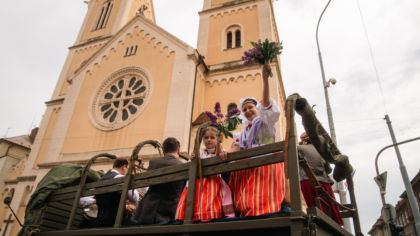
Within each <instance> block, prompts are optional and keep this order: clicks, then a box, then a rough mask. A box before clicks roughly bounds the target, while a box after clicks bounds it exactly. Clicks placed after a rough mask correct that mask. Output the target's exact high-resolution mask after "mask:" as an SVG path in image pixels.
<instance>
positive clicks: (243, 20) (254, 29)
mask: <svg viewBox="0 0 420 236" xmlns="http://www.w3.org/2000/svg"><path fill="white" fill-rule="evenodd" d="M233 24H241V25H242V27H243V29H244V33H243V34H242V35H243V39H242V47H239V48H233V49H223V48H224V47H223V45H222V43H223V42H225V40H223V38H224V37H225V32H224V31H225V29H226V28H227V27H228V26H230V25H233ZM208 35H209V39H208V46H207V54H206V63H207V64H208V65H212V64H219V63H224V62H229V61H235V60H240V59H241V58H242V55H243V53H244V51H245V50H248V49H249V48H251V45H250V41H256V40H258V37H259V36H258V35H259V29H258V10H257V7H253V8H250V9H246V10H244V9H239V10H238V11H234V12H232V13H226V14H223V15H213V16H210V23H209V34H208Z"/></svg>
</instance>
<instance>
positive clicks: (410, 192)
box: [384, 115, 420, 235]
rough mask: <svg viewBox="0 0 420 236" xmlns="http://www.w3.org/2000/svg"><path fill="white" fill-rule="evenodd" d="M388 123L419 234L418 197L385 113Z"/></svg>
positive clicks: (418, 233)
mask: <svg viewBox="0 0 420 236" xmlns="http://www.w3.org/2000/svg"><path fill="white" fill-rule="evenodd" d="M384 119H385V120H386V124H387V125H388V129H389V133H390V135H391V139H392V143H393V145H394V149H395V153H396V154H397V158H398V164H399V166H400V171H401V176H402V179H403V182H404V185H405V191H406V193H407V198H408V202H409V203H410V208H411V213H412V214H413V217H414V226H415V228H416V231H417V235H420V212H419V205H418V204H417V200H416V197H415V195H414V191H413V188H412V186H411V182H410V179H409V178H408V174H407V169H406V168H405V165H404V162H403V160H402V158H401V153H400V149H399V148H398V145H397V140H396V138H395V134H394V130H393V128H392V124H391V120H390V119H389V116H388V115H385V118H384Z"/></svg>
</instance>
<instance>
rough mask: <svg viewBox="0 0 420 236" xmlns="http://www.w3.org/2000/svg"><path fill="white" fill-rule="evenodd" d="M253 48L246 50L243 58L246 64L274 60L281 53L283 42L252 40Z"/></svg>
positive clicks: (263, 63) (262, 63)
mask: <svg viewBox="0 0 420 236" xmlns="http://www.w3.org/2000/svg"><path fill="white" fill-rule="evenodd" d="M251 45H252V48H251V49H249V50H248V51H246V52H244V56H243V57H242V60H243V61H244V65H245V66H251V65H254V64H257V63H258V64H259V65H265V64H267V63H269V62H272V61H273V60H274V58H276V56H277V55H280V54H281V50H282V49H283V46H282V43H281V42H280V43H276V42H270V41H268V39H265V41H264V42H261V40H258V42H251Z"/></svg>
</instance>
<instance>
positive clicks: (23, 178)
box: [4, 175, 36, 185]
mask: <svg viewBox="0 0 420 236" xmlns="http://www.w3.org/2000/svg"><path fill="white" fill-rule="evenodd" d="M35 179H36V175H27V176H19V177H17V178H16V179H8V180H5V181H4V183H5V184H6V185H8V184H17V183H19V182H34V181H35Z"/></svg>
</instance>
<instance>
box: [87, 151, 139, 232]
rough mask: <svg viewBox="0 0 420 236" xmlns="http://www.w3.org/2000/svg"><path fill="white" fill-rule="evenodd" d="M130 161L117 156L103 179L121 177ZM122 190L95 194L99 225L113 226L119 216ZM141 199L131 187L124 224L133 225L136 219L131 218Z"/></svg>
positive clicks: (97, 223) (125, 172)
mask: <svg viewBox="0 0 420 236" xmlns="http://www.w3.org/2000/svg"><path fill="white" fill-rule="evenodd" d="M127 171H128V161H127V160H126V159H123V158H117V159H115V161H114V164H113V166H112V169H111V170H110V171H108V172H107V173H106V174H105V175H103V176H102V177H101V180H108V179H114V178H121V177H124V176H125V175H126V174H127ZM120 198H121V191H117V192H112V193H104V194H98V195H95V199H96V204H97V205H98V217H97V218H96V225H97V226H100V227H102V226H113V225H114V223H115V218H116V217H117V212H118V205H119V203H120ZM138 200H139V193H138V192H137V190H135V189H131V190H129V191H128V194H127V203H126V205H125V207H126V211H125V212H124V219H123V222H122V223H123V225H133V224H135V221H133V220H132V219H131V216H132V213H133V212H134V210H135V206H136V205H137V203H138Z"/></svg>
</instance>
